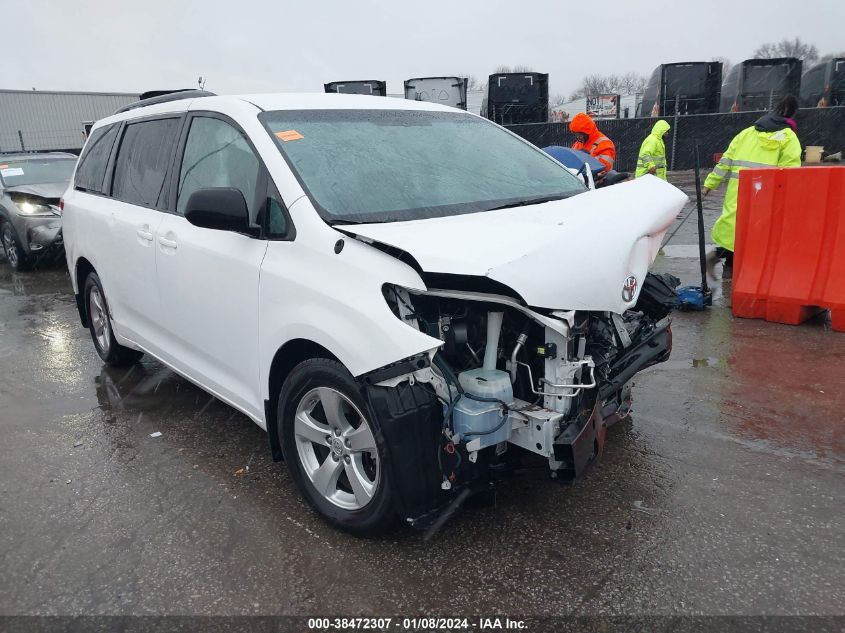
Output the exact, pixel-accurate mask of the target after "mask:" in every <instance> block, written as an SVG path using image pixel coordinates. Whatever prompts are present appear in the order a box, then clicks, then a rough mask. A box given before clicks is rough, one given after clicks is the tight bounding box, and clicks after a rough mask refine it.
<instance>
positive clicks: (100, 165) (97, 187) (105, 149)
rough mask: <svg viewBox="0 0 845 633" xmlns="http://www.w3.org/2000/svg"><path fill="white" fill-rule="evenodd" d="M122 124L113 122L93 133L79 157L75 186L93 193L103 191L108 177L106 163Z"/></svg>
mask: <svg viewBox="0 0 845 633" xmlns="http://www.w3.org/2000/svg"><path fill="white" fill-rule="evenodd" d="M119 129H120V125H118V124H116V123H113V124H112V125H105V126H103V127H100V128H97V129H96V130H94V131H93V132H92V133H91V136H90V138H89V139H88V142H87V143H86V144H85V149H84V150H83V151H82V156H80V157H79V166H78V167H77V168H76V179H75V181H74V188H75V189H79V190H81V191H89V192H91V193H103V191H104V189H105V187H104V185H105V179H106V165H108V162H109V155H110V154H111V148H112V145H114V139H115V137H116V136H117V131H118V130H119Z"/></svg>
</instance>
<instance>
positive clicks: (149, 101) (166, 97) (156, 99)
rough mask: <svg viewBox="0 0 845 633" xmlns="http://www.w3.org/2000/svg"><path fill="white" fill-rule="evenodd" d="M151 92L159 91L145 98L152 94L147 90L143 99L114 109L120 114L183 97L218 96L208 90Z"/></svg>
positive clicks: (178, 99) (142, 96)
mask: <svg viewBox="0 0 845 633" xmlns="http://www.w3.org/2000/svg"><path fill="white" fill-rule="evenodd" d="M151 92H153V94H154V93H155V92H158V94H157V95H156V96H151V97H148V98H146V99H145V98H144V95H147V94H150V92H145V93H144V94H142V95H141V99H140V100H139V101H134V102H133V103H130V104H128V105H125V106H123V107H122V108H118V109H117V110H115V111H114V113H115V114H120V113H121V112H128V111H129V110H134V109H135V108H143V107H144V106H148V105H155V104H156V103H168V102H169V101H180V100H181V99H197V98H199V97H216V96H217V95H216V94H215V93H213V92H208V91H207V90H176V91H173V92H160V91H151Z"/></svg>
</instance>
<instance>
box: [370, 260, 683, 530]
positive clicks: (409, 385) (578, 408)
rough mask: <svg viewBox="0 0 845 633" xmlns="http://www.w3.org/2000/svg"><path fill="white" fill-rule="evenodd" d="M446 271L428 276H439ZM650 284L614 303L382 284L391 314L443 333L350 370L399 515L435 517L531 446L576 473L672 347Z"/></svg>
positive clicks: (664, 306) (555, 468)
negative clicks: (542, 304) (407, 353)
mask: <svg viewBox="0 0 845 633" xmlns="http://www.w3.org/2000/svg"><path fill="white" fill-rule="evenodd" d="M650 277H651V276H650ZM447 278H448V276H439V279H437V278H436V277H435V278H434V279H432V277H431V276H429V280H430V281H440V282H447V283H444V284H443V285H444V286H445V285H448V279H447ZM463 282H464V285H473V284H472V280H467V279H466V278H464V280H463ZM477 285H484V284H477ZM653 287H654V284H651V285H649V284H648V283H647V284H646V287H645V288H643V290H642V292H641V293H640V297H639V300H638V302H637V303H636V305H634V306H633V307H632V309H630V310H627V311H625V312H624V313H622V314H616V313H611V312H601V311H582V310H570V311H559V310H539V309H532V308H528V307H526V306H525V305H524V304H523V303H522V302H520V301H519V300H518V298H517V297H512V296H507V295H505V294H495V293H490V292H477V291H465V290H454V289H449V288H447V287H443V288H436V287H430V288H429V289H427V290H425V291H420V290H412V289H406V288H402V287H397V286H394V285H385V286H384V297H385V300H386V301H387V303H388V305H389V306H390V308H391V310H392V311H393V313H394V315H395V316H396V318H398V319H401V320H402V321H404V322H405V323H407V324H408V325H409V326H410V327H412V328H415V329H418V330H419V331H420V332H423V333H426V334H428V335H430V336H432V337H434V338H437V339H439V340H441V341H442V346H441V348H440V349H439V350H438V351H437V352H436V353H434V354H433V355H429V354H420V355H419V356H416V357H414V358H410V359H406V360H404V361H401V362H398V363H396V364H394V365H391V366H389V367H385V368H382V369H379V370H377V371H375V372H370V373H368V374H365V375H363V376H361V377H359V383H360V385H361V388H362V392H363V393H364V396H365V401H366V402H367V404H368V406H369V407H370V414H371V416H372V418H373V419H376V420H378V424H379V427H380V431H381V435H382V441H383V442H384V443H385V446H386V448H387V449H388V450H387V453H388V454H389V455H390V456H391V460H390V461H391V462H392V463H391V467H392V472H393V482H394V486H395V487H396V491H395V492H396V495H395V497H394V498H395V499H396V501H397V504H398V505H399V506H400V507H399V511H400V514H401V515H402V516H403V517H405V518H406V519H407V520H408V521H409V522H410V523H411V524H413V525H416V526H418V527H429V526H431V525H432V524H436V523H437V522H438V519H442V518H443V517H444V516H447V515H448V514H450V512H449V510H450V509H454V508H456V507H457V506H459V505H460V504H461V503H462V502H463V501H464V500H465V499H466V498H467V497H469V496H471V495H472V494H474V493H478V492H483V491H489V490H490V489H491V486H492V482H493V481H495V479H497V478H498V477H501V476H503V475H505V474H506V473H511V472H513V471H514V470H516V469H519V468H520V467H522V466H523V465H525V462H526V459H530V457H529V456H530V455H533V456H535V457H534V459H535V460H536V459H543V460H545V461H546V462H547V463H548V468H549V472H550V474H551V476H552V477H553V478H557V479H560V480H562V481H572V480H574V479H576V478H578V477H579V476H581V475H582V474H583V473H584V472H585V470H586V469H587V468H588V467H589V465H590V464H591V463H592V462H594V461H595V460H596V459H597V458H598V457H599V456H600V455H601V453H602V449H603V446H604V441H605V434H606V431H607V428H608V427H609V426H611V425H612V424H613V423H615V422H617V421H618V420H620V419H622V418H624V417H625V416H626V415H627V414H628V412H629V410H630V406H631V393H630V385H631V379H632V377H633V376H634V375H635V374H636V373H637V372H639V371H641V370H642V369H644V368H646V367H649V366H651V365H653V364H655V363H659V362H662V361H664V360H666V359H667V358H668V357H669V354H670V352H671V349H672V331H671V325H670V320H669V319H668V314H669V311H670V309H671V307H670V304H668V302H667V301H666V300H665V298H663V297H661V296H659V294H657V293H655V292H653V290H652V288H653ZM537 456H539V457H537Z"/></svg>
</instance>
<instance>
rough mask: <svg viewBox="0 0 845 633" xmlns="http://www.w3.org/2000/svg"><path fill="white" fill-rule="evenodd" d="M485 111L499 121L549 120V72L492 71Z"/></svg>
mask: <svg viewBox="0 0 845 633" xmlns="http://www.w3.org/2000/svg"><path fill="white" fill-rule="evenodd" d="M483 114H484V115H485V116H486V117H487V118H488V119H490V120H491V121H494V122H496V123H498V124H499V125H514V124H517V123H545V122H547V121H548V120H549V76H548V74H546V73H533V72H524V73H496V74H493V75H490V78H489V82H488V84H487V107H486V110H485V112H483Z"/></svg>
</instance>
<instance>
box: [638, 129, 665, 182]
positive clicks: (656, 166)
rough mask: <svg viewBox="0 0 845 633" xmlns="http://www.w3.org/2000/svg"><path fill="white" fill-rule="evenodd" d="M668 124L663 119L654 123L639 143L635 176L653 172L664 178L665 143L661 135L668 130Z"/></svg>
mask: <svg viewBox="0 0 845 633" xmlns="http://www.w3.org/2000/svg"><path fill="white" fill-rule="evenodd" d="M669 128H670V126H669V124H668V123H666V121H664V120H663V119H661V120H660V121H658V122H657V123H655V124H654V127H653V128H652V129H651V134H649V135H648V136H646V137H645V140H644V141H643V144H642V145H640V157H639V159H638V160H637V172H636V174H635V176H636V177H637V178H639V177H640V176H645V175H646V174H654V175H655V176H657V177H658V178H662V179H663V180H666V144H665V143H664V142H663V137H664V136H666V132H668V131H669Z"/></svg>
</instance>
